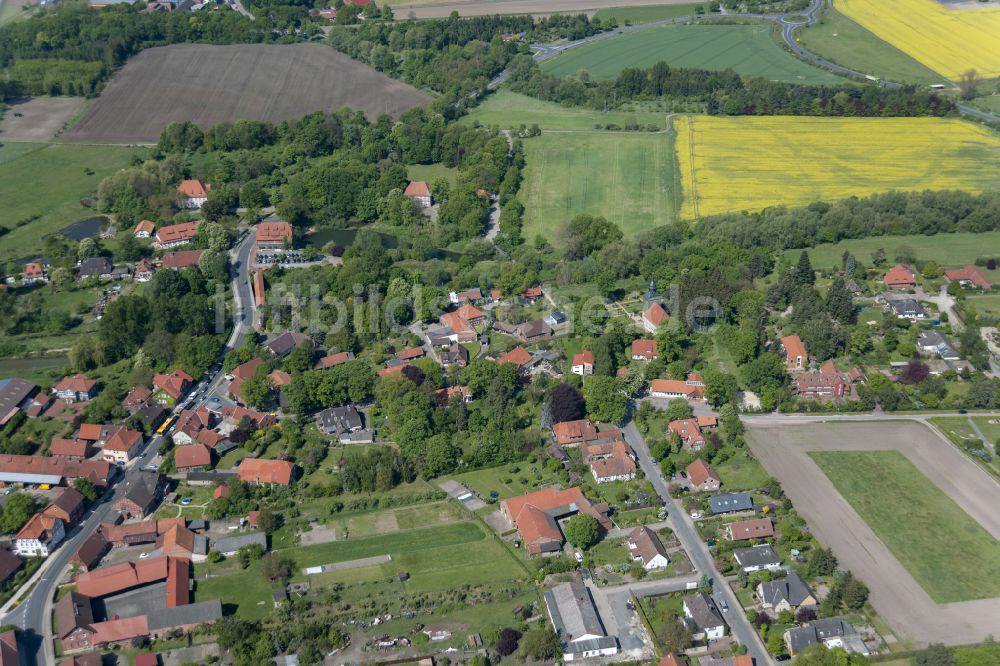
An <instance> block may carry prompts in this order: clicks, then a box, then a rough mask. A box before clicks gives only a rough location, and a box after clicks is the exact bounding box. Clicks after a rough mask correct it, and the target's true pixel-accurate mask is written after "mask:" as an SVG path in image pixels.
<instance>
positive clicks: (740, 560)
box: [733, 543, 781, 573]
mask: <svg viewBox="0 0 1000 666" xmlns="http://www.w3.org/2000/svg"><path fill="white" fill-rule="evenodd" d="M733 557H735V558H736V562H737V564H739V565H740V567H741V568H742V569H743V571H745V572H747V573H753V572H755V571H762V570H764V569H767V570H768V571H777V570H778V569H780V568H781V558H780V557H778V554H777V553H776V552H774V548H773V547H772V546H771V545H770V544H766V543H764V544H758V545H756V546H750V547H749V548H737V549H735V550H734V551H733Z"/></svg>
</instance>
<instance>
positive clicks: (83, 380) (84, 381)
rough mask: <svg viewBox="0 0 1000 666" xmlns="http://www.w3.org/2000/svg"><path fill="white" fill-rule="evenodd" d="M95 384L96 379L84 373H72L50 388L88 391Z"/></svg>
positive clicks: (80, 391)
mask: <svg viewBox="0 0 1000 666" xmlns="http://www.w3.org/2000/svg"><path fill="white" fill-rule="evenodd" d="M95 386H97V380H94V379H90V378H89V377H87V376H86V375H82V374H80V375H73V376H71V377H63V378H62V379H60V380H59V383H58V384H56V385H55V386H53V387H52V388H53V389H54V390H56V391H60V392H61V391H74V392H76V393H89V392H90V391H92V390H93V389H94V387H95Z"/></svg>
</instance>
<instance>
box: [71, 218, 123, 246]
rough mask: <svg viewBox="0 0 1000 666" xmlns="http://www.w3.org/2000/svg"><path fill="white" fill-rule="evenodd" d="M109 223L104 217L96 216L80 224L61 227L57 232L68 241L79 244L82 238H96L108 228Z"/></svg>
mask: <svg viewBox="0 0 1000 666" xmlns="http://www.w3.org/2000/svg"><path fill="white" fill-rule="evenodd" d="M110 222H111V220H110V219H108V218H107V217H105V216H104V215H97V216H95V217H90V218H87V219H86V220H83V221H82V222H76V223H74V224H71V225H69V226H68V227H63V228H62V229H60V230H59V233H60V234H62V235H63V236H65V237H66V238H69V239H70V240H75V241H77V242H79V241H82V240H83V239H84V238H93V237H95V236H97V235H98V234H100V233H101V229H104V228H105V227H106V226H108V224H109V223H110Z"/></svg>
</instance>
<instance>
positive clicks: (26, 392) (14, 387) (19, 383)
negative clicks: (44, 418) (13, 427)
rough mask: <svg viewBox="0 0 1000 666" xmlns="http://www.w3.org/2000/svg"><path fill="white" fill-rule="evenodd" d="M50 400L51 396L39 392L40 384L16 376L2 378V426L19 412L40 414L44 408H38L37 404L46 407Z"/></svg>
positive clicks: (0, 385) (0, 400) (0, 388)
mask: <svg viewBox="0 0 1000 666" xmlns="http://www.w3.org/2000/svg"><path fill="white" fill-rule="evenodd" d="M48 402H49V397H48V396H47V395H45V394H43V393H39V391H38V384H35V383H34V382H29V381H28V380H26V379H19V378H16V377H15V378H11V379H0V427H2V426H4V425H6V424H7V422H8V421H9V420H10V419H12V418H13V417H14V415H15V414H17V413H18V412H22V411H23V412H25V413H26V414H27V415H28V416H32V415H34V416H38V415H40V414H41V413H42V409H38V408H36V405H42V406H43V407H44V406H46V405H47V404H48ZM36 409H37V413H36Z"/></svg>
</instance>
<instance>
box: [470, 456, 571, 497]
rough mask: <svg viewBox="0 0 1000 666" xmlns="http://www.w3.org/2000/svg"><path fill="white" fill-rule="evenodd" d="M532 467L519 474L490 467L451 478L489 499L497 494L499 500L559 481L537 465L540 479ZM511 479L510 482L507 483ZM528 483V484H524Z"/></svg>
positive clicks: (542, 466)
mask: <svg viewBox="0 0 1000 666" xmlns="http://www.w3.org/2000/svg"><path fill="white" fill-rule="evenodd" d="M532 467H533V466H531V465H528V464H524V465H523V466H521V467H520V468H519V469H518V471H517V472H511V471H510V468H508V467H490V468H487V469H477V470H475V471H473V472H464V473H462V474H456V475H455V476H453V477H451V478H452V479H454V480H455V481H458V482H459V483H464V484H465V485H466V486H468V487H470V488H473V489H474V490H476V491H477V492H479V494H480V495H482V496H483V497H486V498H489V497H490V493H494V492H495V493H496V494H497V497H498V499H502V500H503V499H507V498H508V497H516V496H517V495H524V494H525V493H530V492H532V491H534V490H538V489H539V488H540V487H542V486H546V485H552V484H553V483H555V482H557V481H558V480H559V479H558V477H556V476H555V475H553V474H552V473H551V472H549V471H548V469H546V468H545V466H544V465H535V466H534V467H535V468H537V469H538V472H540V473H541V475H542V478H541V479H538V478H537V474H536V473H535V472H533V471H532ZM507 479H509V481H507ZM522 480H523V481H527V483H523V482H522Z"/></svg>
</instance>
